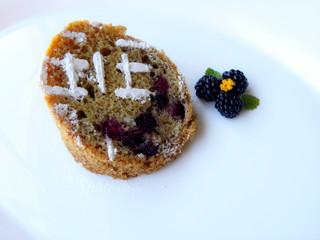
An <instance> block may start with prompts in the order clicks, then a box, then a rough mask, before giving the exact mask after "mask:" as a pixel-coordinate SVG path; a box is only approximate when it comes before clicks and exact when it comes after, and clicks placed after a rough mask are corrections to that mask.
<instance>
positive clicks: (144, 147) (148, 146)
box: [138, 142, 159, 157]
mask: <svg viewBox="0 0 320 240" xmlns="http://www.w3.org/2000/svg"><path fill="white" fill-rule="evenodd" d="M158 149H159V145H154V143H153V142H147V143H142V144H141V145H140V148H139V150H138V153H142V154H144V155H145V156H148V157H151V156H154V155H156V154H157V152H158Z"/></svg>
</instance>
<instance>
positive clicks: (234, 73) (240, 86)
mask: <svg viewBox="0 0 320 240" xmlns="http://www.w3.org/2000/svg"><path fill="white" fill-rule="evenodd" d="M222 79H227V80H229V79H230V80H232V81H233V82H234V86H233V87H232V89H230V93H232V94H234V95H240V94H242V93H244V92H245V91H246V88H247V87H248V85H249V83H248V81H247V78H246V77H245V76H244V74H243V72H241V71H239V70H234V69H231V70H230V71H225V72H224V73H223V74H222ZM222 81H223V80H222Z"/></svg>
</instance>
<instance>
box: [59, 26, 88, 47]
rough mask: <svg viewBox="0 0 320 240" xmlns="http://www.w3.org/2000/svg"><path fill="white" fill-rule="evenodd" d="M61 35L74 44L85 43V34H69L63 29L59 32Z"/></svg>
mask: <svg viewBox="0 0 320 240" xmlns="http://www.w3.org/2000/svg"><path fill="white" fill-rule="evenodd" d="M61 35H62V36H65V37H67V38H71V39H73V40H74V43H75V44H79V43H85V42H86V41H87V36H86V34H85V33H82V32H70V31H68V30H66V29H65V30H63V31H62V32H61Z"/></svg>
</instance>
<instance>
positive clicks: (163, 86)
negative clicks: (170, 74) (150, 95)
mask: <svg viewBox="0 0 320 240" xmlns="http://www.w3.org/2000/svg"><path fill="white" fill-rule="evenodd" d="M153 87H154V88H155V90H156V91H157V92H158V93H159V94H161V95H166V93H167V92H168V89H169V87H170V85H169V83H168V81H167V78H166V77H164V76H162V75H157V76H156V77H155V81H154V83H153Z"/></svg>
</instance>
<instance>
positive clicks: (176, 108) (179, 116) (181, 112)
mask: <svg viewBox="0 0 320 240" xmlns="http://www.w3.org/2000/svg"><path fill="white" fill-rule="evenodd" d="M168 112H169V113H170V114H171V116H172V117H173V118H174V119H175V120H183V119H184V117H185V115H186V110H185V107H184V105H183V104H182V103H181V102H179V101H178V102H173V103H171V104H170V106H169V107H168Z"/></svg>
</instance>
